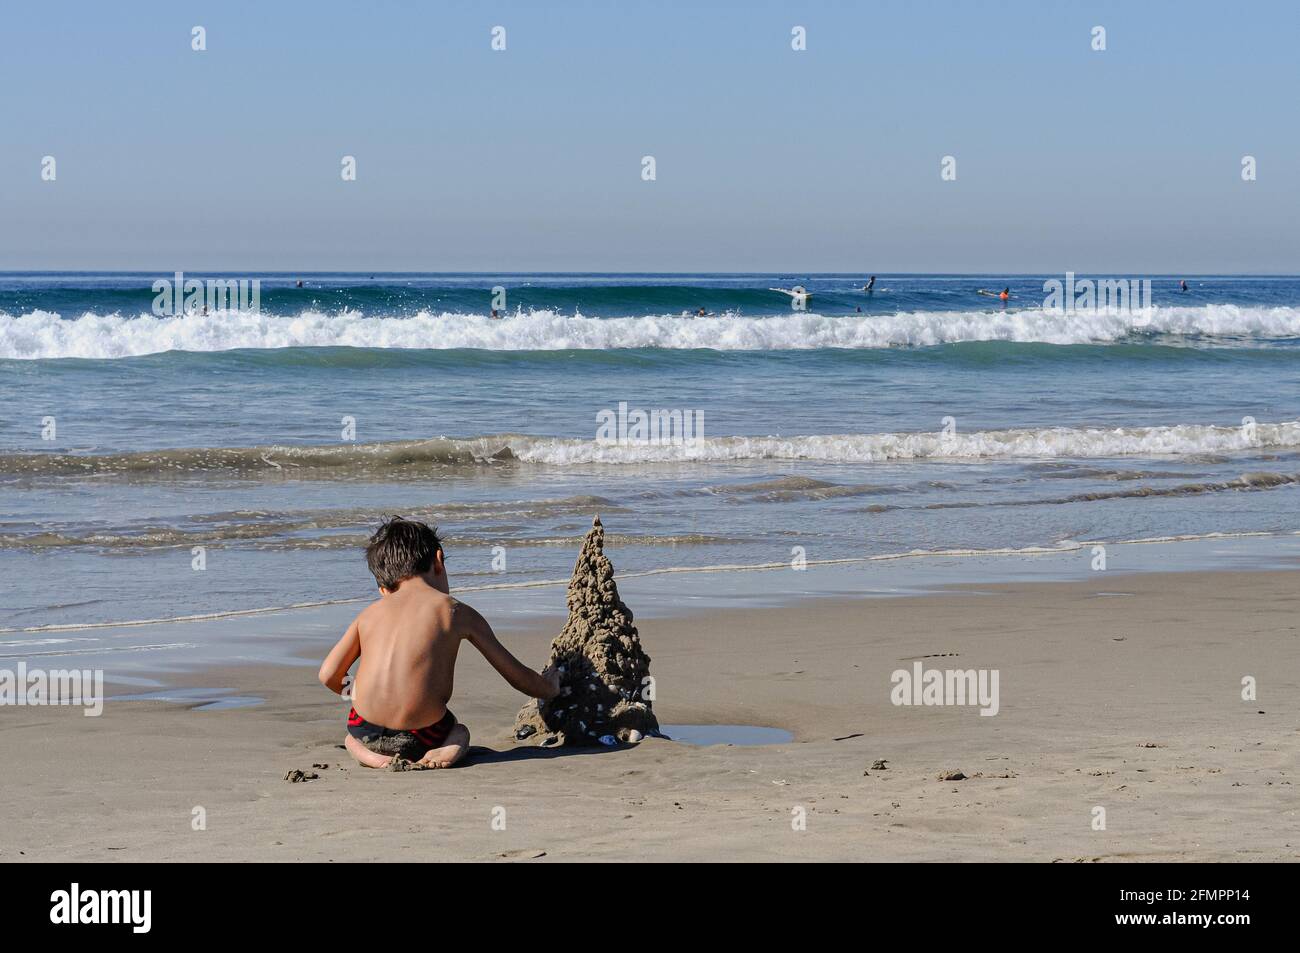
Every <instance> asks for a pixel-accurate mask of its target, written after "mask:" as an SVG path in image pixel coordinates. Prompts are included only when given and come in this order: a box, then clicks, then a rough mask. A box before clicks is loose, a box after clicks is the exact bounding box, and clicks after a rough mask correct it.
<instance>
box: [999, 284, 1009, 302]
mask: <svg viewBox="0 0 1300 953" xmlns="http://www.w3.org/2000/svg"><path fill="white" fill-rule="evenodd" d="M1010 297H1011V288H1010V286H1008V287H1006V288H1003V289H1002V293H1001V294H999V295H998V300H999V301H1006V300H1007V299H1008V298H1010Z"/></svg>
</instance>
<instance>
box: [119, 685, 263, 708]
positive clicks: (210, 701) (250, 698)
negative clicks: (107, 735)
mask: <svg viewBox="0 0 1300 953" xmlns="http://www.w3.org/2000/svg"><path fill="white" fill-rule="evenodd" d="M108 700H109V701H110V702H174V703H175V704H178V705H194V709H193V710H194V711H220V710H222V709H225V708H249V707H251V706H253V705H260V704H262V702H263V701H265V700H266V699H264V698H258V697H257V696H256V695H232V694H230V689H226V688H169V689H165V690H164V691H160V692H144V693H142V694H139V695H114V696H113V697H112V698H110V699H108ZM196 702H197V703H198V704H195V703H196Z"/></svg>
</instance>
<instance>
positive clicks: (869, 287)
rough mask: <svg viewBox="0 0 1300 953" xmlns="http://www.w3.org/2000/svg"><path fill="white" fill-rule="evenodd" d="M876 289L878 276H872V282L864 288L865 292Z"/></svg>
mask: <svg viewBox="0 0 1300 953" xmlns="http://www.w3.org/2000/svg"><path fill="white" fill-rule="evenodd" d="M875 287H876V276H875V275H872V276H871V280H870V281H868V282H867V283H866V284H865V285H863V286H862V290H863V291H871V290H873V289H874V288H875Z"/></svg>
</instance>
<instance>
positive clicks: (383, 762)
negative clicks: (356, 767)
mask: <svg viewBox="0 0 1300 953" xmlns="http://www.w3.org/2000/svg"><path fill="white" fill-rule="evenodd" d="M343 747H345V748H347V749H348V754H350V755H352V757H354V758H356V759H357V761H358V762H359V763H360V764H361V766H362V767H365V768H386V767H388V765H389V763H390V762H391V761H392V760H393V758H392V756H391V755H384V754H376V753H375V752H373V751H371V750H370V749H369V748H367V747H366V746H365V745H363V744H362V743H361V742H360V741H357V739H356V738H353V737H352V736H351V735H348V736H347V737H346V738H344V739H343Z"/></svg>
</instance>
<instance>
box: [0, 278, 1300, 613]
mask: <svg viewBox="0 0 1300 953" xmlns="http://www.w3.org/2000/svg"><path fill="white" fill-rule="evenodd" d="M186 277H189V278H197V279H209V278H258V279H259V280H260V282H261V285H260V298H259V302H258V303H259V305H260V310H259V311H257V312H253V311H251V310H248V311H234V310H213V311H210V313H208V314H206V315H204V314H202V313H194V314H185V315H180V316H164V317H158V316H155V315H154V314H153V313H152V311H151V308H152V305H153V303H154V299H155V293H154V291H153V290H152V287H151V286H152V284H153V282H154V281H155V280H157V279H160V278H162V279H170V278H172V276H171V275H160V274H157V273H148V274H145V273H139V274H122V273H114V274H102V273H42V274H12V273H10V274H0V494H2V498H3V503H2V504H0V577H2V578H3V579H4V586H3V594H2V595H0V631H3V632H4V633H8V637H10V638H14V637H16V635H15V633H22V632H43V631H51V630H52V631H60V630H61V629H64V628H69V629H70V630H71V631H75V630H76V627H81V626H95V625H99V624H102V623H122V622H135V621H140V620H147V619H157V618H176V617H182V616H204V615H211V616H221V615H223V614H226V613H231V612H240V611H245V610H252V609H277V608H281V607H286V606H292V605H300V604H304V603H318V602H329V601H333V600H347V599H361V598H366V597H369V596H370V595H371V594H372V593H373V591H374V589H373V581H372V580H371V579H370V577H369V575H368V574H367V572H366V568H365V563H364V559H363V557H362V553H361V548H362V547H363V546H364V543H365V541H366V538H367V536H368V534H369V532H370V531H371V529H372V528H373V527H374V525H375V524H376V523H377V521H378V520H379V519H380V518H381V516H383V515H385V514H393V513H397V514H403V515H407V516H412V517H418V518H421V519H425V520H428V521H430V522H432V523H435V524H437V525H438V526H439V528H440V529H441V531H442V533H443V535H444V536H445V545H446V548H447V565H448V568H449V571H450V573H451V574H452V582H453V586H470V587H480V588H481V587H500V588H502V590H503V591H504V590H508V589H511V588H520V589H522V588H526V587H528V586H530V585H532V584H536V583H539V582H542V581H545V580H555V579H564V578H566V577H567V576H568V574H569V572H570V570H571V568H572V563H573V559H574V556H575V554H576V552H577V547H578V544H579V541H580V539H581V537H582V535H583V533H584V532H585V530H586V529H587V528H588V527H589V526H590V524H591V519H592V516H593V515H594V514H597V513H598V514H599V515H600V517H601V518H602V520H603V522H604V524H605V526H606V529H607V533H608V539H609V546H610V549H609V551H610V555H611V557H612V558H613V559H614V561H615V565H616V566H617V568H618V570H619V572H620V574H624V573H626V574H629V575H632V574H637V573H654V572H661V571H668V570H678V569H700V568H704V567H720V566H728V567H736V566H742V567H743V566H755V565H792V566H794V567H795V568H799V565H798V564H799V563H800V561H803V563H804V564H806V565H808V566H809V567H810V568H815V567H816V566H818V565H823V564H825V565H832V564H835V563H836V562H838V561H844V560H864V559H871V558H876V557H881V558H884V557H894V556H904V555H908V554H912V556H914V557H915V558H917V559H922V560H923V559H924V558H926V557H925V555H924V554H935V553H941V554H948V555H945V556H943V557H942V558H944V559H946V560H948V561H949V562H950V563H951V562H952V561H954V560H956V561H958V563H959V564H960V560H962V559H969V560H979V559H980V558H981V555H982V554H983V555H987V554H989V553H996V552H1001V551H1006V550H1027V551H1029V552H1036V551H1040V550H1045V551H1047V552H1061V553H1070V552H1077V553H1078V557H1077V558H1078V560H1079V561H1081V562H1086V561H1087V560H1089V559H1093V558H1095V557H1094V555H1093V552H1094V551H1093V547H1094V546H1095V545H1098V544H1103V545H1104V544H1119V543H1122V542H1123V541H1126V540H1148V539H1160V540H1178V539H1187V538H1211V539H1243V540H1250V539H1259V540H1269V539H1272V540H1283V541H1285V540H1291V539H1294V538H1295V535H1296V531H1297V529H1300V526H1298V525H1297V524H1298V523H1300V520H1298V519H1297V513H1300V506H1298V505H1297V504H1298V503H1300V279H1297V278H1294V277H1242V276H1197V277H1194V278H1188V285H1189V287H1188V289H1187V290H1186V291H1181V290H1179V276H1131V277H1134V278H1150V279H1151V289H1152V292H1151V301H1150V302H1149V306H1143V307H1141V308H1139V309H1136V310H1133V309H1122V308H1102V309H1081V310H1076V311H1074V312H1061V311H1056V310H1051V309H1045V308H1044V307H1043V302H1044V298H1045V292H1044V281H1046V280H1049V279H1052V278H1055V279H1058V280H1061V279H1063V277H1064V276H1060V275H1056V276H1033V275H1020V276H1014V277H1008V276H992V275H905V276H884V275H882V276H880V277H879V279H878V280H877V282H876V288H875V290H874V291H872V292H870V293H866V292H864V291H862V290H861V288H862V285H863V283H864V281H865V278H866V276H865V275H790V274H786V275H776V274H773V275H721V274H719V275H697V274H692V275H639V274H638V275H594V274H564V275H556V274H550V275H522V274H512V275H434V274H430V275H410V274H374V275H371V274H362V275H358V274H298V275H286V274H269V275H219V274H215V273H202V274H199V273H194V274H191V275H187V276H186ZM1125 277H1128V276H1125ZM300 280H301V281H302V287H298V284H297V283H298V281H300ZM1080 280H1082V278H1080ZM794 285H800V286H802V287H803V288H805V289H806V290H807V291H808V292H809V293H810V294H809V296H808V297H807V298H806V299H803V300H802V303H803V304H804V305H805V306H806V307H805V309H803V310H796V309H795V308H794V306H793V305H794V304H795V303H797V302H796V300H795V299H792V298H791V297H790V296H789V295H786V294H782V293H780V292H776V291H771V290H769V289H772V288H785V289H790V288H792V287H793V286H794ZM1005 286H1010V291H1011V297H1010V299H1009V300H1008V301H1007V302H1005V303H1003V302H1000V301H999V300H997V299H996V298H991V297H987V296H981V295H979V294H977V291H978V290H979V289H992V290H1000V289H1001V288H1003V287H1005ZM494 288H495V289H498V291H497V292H496V293H495V300H494V291H493V289H494ZM1144 305H1146V303H1144ZM494 306H497V307H498V311H499V315H500V316H499V317H498V318H495V319H494V318H493V317H491V315H490V311H491V309H492V308H493V307H494ZM701 309H703V311H704V312H705V314H704V315H703V316H700V315H698V311H699V310H701ZM638 411H643V412H645V413H646V415H647V418H648V419H651V420H654V421H657V422H658V423H659V424H661V425H662V426H663V429H661V431H660V432H658V433H657V434H656V433H655V432H653V427H651V432H649V433H645V434H643V433H642V432H641V430H640V429H638V425H637V420H638V419H639V418H638ZM655 411H662V412H664V413H663V414H662V415H660V416H655V415H654V413H653V412H655ZM674 413H676V416H674ZM683 421H684V422H688V423H690V422H693V423H694V424H695V427H694V430H693V431H692V432H690V433H689V434H685V433H682V432H679V431H678V430H674V429H673V428H674V427H675V426H677V425H678V424H680V423H681V422H683ZM620 422H621V427H620ZM602 425H605V430H604V431H602V429H601V428H602ZM620 437H623V438H624V439H620ZM679 437H680V438H681V439H678V438H679ZM915 554H922V555H919V556H916V555H915ZM936 558H939V557H936ZM957 575H958V577H960V572H958V573H957ZM660 578H661V579H672V578H674V577H673V576H671V575H669V574H667V573H665V574H664V575H661V576H660ZM769 578H775V577H770V576H769ZM781 578H792V577H785V576H783V577H781ZM712 579H713V581H712V582H711V583H710V585H711V586H712V587H714V589H715V590H717V591H718V592H719V593H722V592H725V591H726V590H727V588H728V583H727V582H726V581H719V579H725V577H718V576H717V575H716V574H715V575H714V576H713V577H712ZM663 585H668V584H667V583H663ZM782 585H785V583H779V584H778V583H774V582H773V583H769V584H768V585H767V586H766V588H767V589H768V590H771V591H778V590H779V589H780V588H781V586H782ZM769 594H770V593H769ZM778 594H779V592H778ZM556 608H557V611H558V612H561V613H562V611H563V607H562V601H561V602H560V603H558V604H557V607H556ZM0 637H4V636H0Z"/></svg>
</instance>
